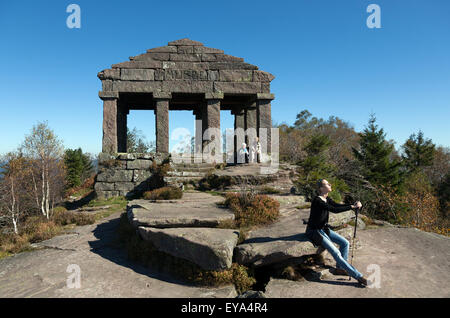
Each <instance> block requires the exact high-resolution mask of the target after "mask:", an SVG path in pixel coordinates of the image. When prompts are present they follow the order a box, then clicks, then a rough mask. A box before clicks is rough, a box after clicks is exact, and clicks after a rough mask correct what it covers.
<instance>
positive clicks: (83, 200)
mask: <svg viewBox="0 0 450 318" xmlns="http://www.w3.org/2000/svg"><path fill="white" fill-rule="evenodd" d="M94 199H95V191H91V192H90V193H89V194H88V195H86V196H85V197H83V198H81V199H79V200H76V201H73V202H66V203H65V208H66V209H67V210H76V209H79V208H81V207H82V206H85V205H86V204H88V203H89V202H91V201H92V200H94Z"/></svg>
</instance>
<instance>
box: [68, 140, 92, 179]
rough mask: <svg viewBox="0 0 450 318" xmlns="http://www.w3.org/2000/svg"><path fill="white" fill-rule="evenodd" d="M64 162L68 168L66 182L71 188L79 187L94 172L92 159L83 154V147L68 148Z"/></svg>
mask: <svg viewBox="0 0 450 318" xmlns="http://www.w3.org/2000/svg"><path fill="white" fill-rule="evenodd" d="M64 164H65V165H66V169H67V176H66V182H67V186H68V187H69V188H73V187H78V186H80V185H81V184H83V182H84V181H85V180H86V179H87V178H88V177H89V176H90V174H91V173H92V170H93V167H92V160H91V158H90V157H89V156H88V155H86V154H83V151H82V150H81V148H78V149H73V150H72V149H67V150H66V151H65V154H64Z"/></svg>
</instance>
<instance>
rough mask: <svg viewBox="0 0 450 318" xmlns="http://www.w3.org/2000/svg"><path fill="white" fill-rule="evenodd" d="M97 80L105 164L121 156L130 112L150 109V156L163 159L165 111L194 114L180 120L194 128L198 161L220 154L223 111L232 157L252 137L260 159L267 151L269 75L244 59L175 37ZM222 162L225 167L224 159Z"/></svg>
mask: <svg viewBox="0 0 450 318" xmlns="http://www.w3.org/2000/svg"><path fill="white" fill-rule="evenodd" d="M98 78H99V79H100V80H101V81H102V90H101V91H100V92H99V97H100V98H101V99H102V100H103V141H102V154H101V155H102V156H103V157H102V158H103V159H104V158H105V156H108V155H109V156H120V155H121V154H122V157H123V158H125V157H124V154H126V152H127V115H128V114H129V111H130V110H149V111H154V114H155V128H156V129H155V131H156V154H155V155H156V156H160V155H162V156H164V155H165V154H169V124H170V123H169V111H176V110H189V111H192V114H193V116H192V120H191V121H190V122H189V120H187V121H186V122H187V125H191V124H190V123H192V125H193V124H194V121H195V147H194V148H195V154H197V155H199V156H200V158H201V157H202V155H203V162H205V160H204V158H205V154H211V153H212V154H216V155H217V154H218V153H220V155H222V149H220V146H219V145H220V142H221V136H220V135H221V130H220V129H221V128H220V111H221V110H225V111H231V114H232V115H234V132H235V135H234V137H233V138H234V139H232V142H231V144H232V146H233V147H231V148H232V156H233V157H234V158H233V159H236V152H237V150H238V149H239V147H240V145H241V144H242V143H243V142H246V143H247V145H249V144H250V143H251V142H252V141H253V140H254V139H255V138H256V137H259V139H260V141H261V144H262V150H263V153H264V152H266V153H268V154H270V152H271V151H270V147H271V128H272V120H271V101H272V100H273V99H274V95H273V94H272V93H271V92H270V82H271V81H272V80H273V79H274V76H273V75H272V74H270V73H267V72H264V71H261V70H259V69H258V67H257V66H255V65H252V64H248V63H246V62H244V59H243V58H239V57H234V56H231V55H227V54H225V53H224V51H223V50H219V49H215V48H209V47H206V46H204V45H203V44H202V43H200V42H197V41H192V40H190V39H181V40H177V41H172V42H169V43H168V45H166V46H162V47H157V48H153V49H149V50H147V52H146V53H144V54H141V55H137V56H133V57H130V58H129V61H125V62H122V63H118V64H114V65H112V66H111V68H110V69H105V70H103V71H101V72H99V73H98ZM149 124H150V123H149ZM238 131H239V132H244V133H237V132H238ZM227 147H228V141H227ZM206 150H208V151H206ZM227 152H229V150H228V148H227ZM199 156H196V158H198V157H199ZM116 158H118V157H116ZM126 158H127V160H137V158H134V157H133V158H134V159H133V158H132V157H130V156H127V157H126ZM215 158H217V157H215ZM100 161H101V159H100ZM226 161H227V162H230V160H229V158H228V159H226ZM231 161H232V160H231ZM200 162H202V160H201V159H200ZM214 162H222V160H215V161H214ZM134 165H138V166H139V164H136V163H135V164H134ZM128 170H133V169H128ZM109 174H111V173H109ZM128 174H129V173H128ZM128 177H130V176H128ZM128 177H127V178H126V179H128ZM106 179H108V178H106ZM131 179H133V177H131ZM111 180H114V177H112V179H111ZM111 180H106V181H111ZM111 182H113V181H111ZM130 182H134V181H133V180H130ZM130 187H131V186H130ZM109 188H111V187H109ZM109 188H108V189H109ZM105 191H122V190H115V188H114V189H113V190H112V189H110V190H105ZM115 194H117V195H119V193H117V192H116V193H112V194H111V195H115ZM121 194H123V193H120V195H121Z"/></svg>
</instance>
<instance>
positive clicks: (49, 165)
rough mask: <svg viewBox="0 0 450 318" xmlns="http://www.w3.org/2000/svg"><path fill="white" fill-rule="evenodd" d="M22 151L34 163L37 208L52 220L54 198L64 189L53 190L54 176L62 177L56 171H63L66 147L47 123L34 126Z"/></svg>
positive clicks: (33, 175) (33, 173)
mask: <svg viewBox="0 0 450 318" xmlns="http://www.w3.org/2000/svg"><path fill="white" fill-rule="evenodd" d="M21 150H22V151H23V153H24V154H25V155H26V156H27V157H28V158H30V159H31V160H33V161H34V163H35V164H34V165H33V169H32V182H33V189H34V197H35V202H36V205H37V208H38V209H40V211H41V213H42V214H43V215H44V216H45V217H46V218H47V219H49V218H50V211H51V206H52V205H53V202H52V198H53V197H54V195H55V193H52V192H53V191H60V190H62V189H55V188H52V183H54V180H52V178H53V176H58V177H61V174H55V173H54V171H55V170H57V169H59V170H61V165H62V162H63V160H62V157H63V153H64V147H63V144H62V141H61V140H59V139H58V137H57V136H56V135H55V133H54V132H53V130H51V129H50V128H49V127H48V123H47V122H38V124H37V125H35V126H33V128H32V131H31V133H30V135H28V136H26V137H25V141H24V142H23V144H22V147H21Z"/></svg>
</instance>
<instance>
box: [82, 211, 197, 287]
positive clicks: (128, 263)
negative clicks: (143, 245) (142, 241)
mask: <svg viewBox="0 0 450 318" xmlns="http://www.w3.org/2000/svg"><path fill="white" fill-rule="evenodd" d="M119 225H120V218H115V219H111V220H109V221H107V222H104V223H100V224H98V225H97V227H96V228H95V229H94V230H93V234H94V236H95V237H96V238H97V239H98V240H96V241H89V242H88V243H89V246H90V247H91V252H93V253H95V254H98V255H99V256H101V257H103V258H105V259H107V260H109V261H111V262H113V263H115V264H117V265H120V266H123V267H127V268H130V269H132V270H133V271H135V272H136V273H138V274H142V275H146V276H149V277H151V278H155V279H158V280H162V281H165V282H168V283H174V284H179V285H185V286H191V285H190V284H187V283H186V282H183V281H180V280H176V279H174V278H172V277H170V276H168V275H166V274H162V273H158V272H156V271H154V270H151V269H150V268H147V267H145V266H143V265H141V264H138V263H136V262H134V261H132V260H130V259H129V258H128V253H127V250H126V248H125V246H124V244H123V242H120V240H119V235H118V232H117V230H118V227H119Z"/></svg>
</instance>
